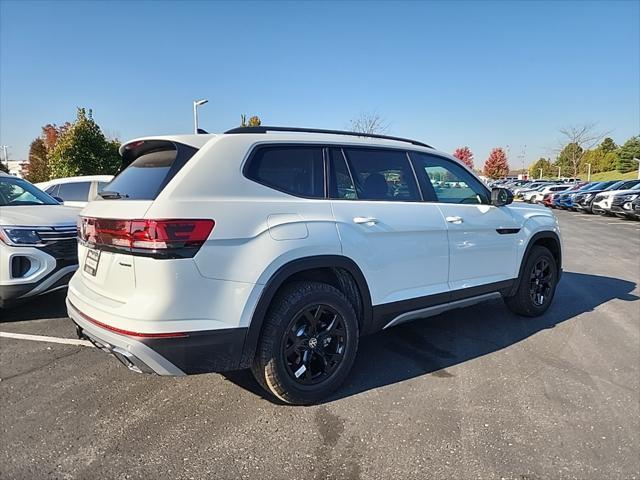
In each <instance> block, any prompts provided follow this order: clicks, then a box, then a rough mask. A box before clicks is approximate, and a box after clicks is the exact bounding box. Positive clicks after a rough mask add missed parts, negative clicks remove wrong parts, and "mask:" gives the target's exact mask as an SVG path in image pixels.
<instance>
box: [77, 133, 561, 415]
mask: <svg viewBox="0 0 640 480" xmlns="http://www.w3.org/2000/svg"><path fill="white" fill-rule="evenodd" d="M120 152H121V154H122V157H123V162H124V165H128V166H127V167H126V168H125V169H124V170H123V171H122V173H120V174H119V175H118V176H117V177H116V178H115V179H114V180H113V181H112V182H111V183H110V184H109V186H108V189H107V191H103V192H102V193H101V197H102V199H99V200H96V201H93V202H90V203H89V204H88V205H87V207H86V208H85V209H84V210H83V212H82V216H81V219H80V225H79V238H80V239H79V242H80V245H79V250H78V252H79V259H80V268H79V269H78V272H77V273H76V274H75V275H74V277H73V278H72V280H71V282H70V285H69V293H68V298H67V306H68V309H69V315H70V317H71V318H72V319H73V321H74V322H75V323H76V324H77V327H78V333H79V335H80V336H81V337H86V338H88V339H90V340H91V341H93V342H94V343H95V344H96V345H98V346H99V347H101V348H103V349H105V350H107V351H109V352H111V353H113V354H115V356H116V357H117V358H118V359H119V360H120V361H121V362H123V363H124V364H125V365H127V366H128V367H129V368H131V369H132V370H135V371H139V372H155V373H158V374H161V375H184V374H191V373H201V372H212V371H218V372H219V371H225V370H234V369H240V368H248V367H251V369H252V371H253V373H254V375H255V377H256V379H257V380H258V382H259V383H260V384H261V385H262V386H263V387H264V388H266V389H267V390H269V391H270V392H272V393H273V394H274V395H275V396H277V397H278V398H280V399H281V400H283V401H285V402H290V403H299V404H305V403H312V402H316V401H318V400H319V399H321V398H323V397H325V396H327V395H328V394H330V393H331V392H332V391H333V390H335V389H336V388H337V387H338V386H339V385H340V384H341V383H342V382H343V380H344V379H345V378H346V376H347V374H348V372H349V370H350V369H351V366H352V365H353V361H354V358H355V355H356V350H357V348H358V338H359V337H360V336H361V335H365V334H369V333H373V332H376V331H379V330H382V329H385V328H389V327H392V326H395V325H398V324H400V323H402V322H406V321H409V320H413V319H417V318H424V317H428V316H430V315H435V314H438V313H441V312H443V311H446V310H449V309H453V308H457V307H463V306H467V305H471V304H474V303H477V302H480V301H483V300H488V299H491V298H495V297H500V296H502V297H503V298H504V299H505V301H506V303H507V305H508V306H509V307H510V308H511V309H512V310H513V311H515V312H517V313H519V314H523V315H527V316H536V315H540V314H542V313H543V312H545V311H546V310H547V308H548V307H549V304H550V303H551V301H552V299H553V296H554V292H555V288H556V285H557V282H558V280H559V277H560V274H561V266H560V265H561V242H560V233H559V231H558V224H557V221H556V219H555V217H554V216H553V214H551V213H550V212H548V211H547V210H546V209H544V208H542V207H538V206H530V205H524V204H519V205H515V204H512V205H508V204H510V203H511V199H512V197H511V194H510V193H509V192H508V191H507V190H505V189H499V188H498V189H494V190H493V191H490V190H488V189H487V188H486V187H485V186H484V184H483V183H482V182H481V181H480V180H479V179H478V178H477V177H476V176H475V175H474V174H473V173H472V172H471V171H470V170H468V169H467V168H466V167H464V166H463V165H462V164H461V163H460V162H458V161H457V160H456V159H454V158H453V157H451V156H450V155H447V154H444V153H441V152H437V151H436V150H434V149H433V148H431V147H429V146H428V145H425V144H423V143H420V142H417V141H413V140H405V139H399V138H395V137H382V136H374V135H368V136H366V135H362V134H353V133H351V132H338V131H327V130H304V129H295V128H284V127H248V128H239V129H234V130H230V131H228V132H226V133H224V134H220V135H210V134H202V135H180V136H166V137H153V138H142V139H137V140H133V141H131V142H129V143H127V144H125V145H123V146H122V148H121V150H120Z"/></svg>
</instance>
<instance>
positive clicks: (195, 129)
mask: <svg viewBox="0 0 640 480" xmlns="http://www.w3.org/2000/svg"><path fill="white" fill-rule="evenodd" d="M208 101H209V100H207V99H205V98H203V99H201V100H194V101H193V133H195V134H197V133H198V107H199V106H201V105H204V104H205V103H207V102H208Z"/></svg>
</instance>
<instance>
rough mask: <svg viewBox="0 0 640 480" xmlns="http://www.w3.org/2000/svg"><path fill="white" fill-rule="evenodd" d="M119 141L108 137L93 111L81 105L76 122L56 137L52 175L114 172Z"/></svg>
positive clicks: (51, 161) (116, 165)
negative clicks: (94, 116)
mask: <svg viewBox="0 0 640 480" xmlns="http://www.w3.org/2000/svg"><path fill="white" fill-rule="evenodd" d="M119 147H120V142H119V141H117V140H109V139H107V138H106V137H105V136H104V134H103V133H102V130H101V129H100V126H99V125H98V124H97V123H96V122H95V120H94V119H93V115H92V112H91V110H89V111H87V110H86V109H84V108H78V114H77V118H76V120H75V122H73V123H72V124H71V126H70V127H69V129H68V130H67V131H66V132H64V133H63V134H62V136H61V137H60V138H58V139H57V142H56V144H55V146H54V147H53V150H52V151H51V152H50V156H49V167H50V169H51V178H59V177H73V176H76V175H100V174H115V173H116V172H117V170H118V168H119V167H120V164H121V162H120V156H119V155H118V148H119Z"/></svg>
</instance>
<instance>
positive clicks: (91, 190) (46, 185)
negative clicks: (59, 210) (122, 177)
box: [35, 175, 113, 208]
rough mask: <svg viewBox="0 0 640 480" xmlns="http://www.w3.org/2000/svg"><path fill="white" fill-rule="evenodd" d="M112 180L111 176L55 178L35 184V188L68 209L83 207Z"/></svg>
mask: <svg viewBox="0 0 640 480" xmlns="http://www.w3.org/2000/svg"><path fill="white" fill-rule="evenodd" d="M112 179H113V175H85V176H81V177H66V178H56V179H55V180H49V181H48V182H41V183H36V184H35V185H36V187H38V188H39V189H40V190H43V191H44V192H46V193H48V194H49V195H51V196H52V197H56V198H59V199H62V201H63V202H64V204H65V205H66V206H68V207H79V208H82V207H84V206H85V205H86V204H87V202H90V201H91V200H93V199H95V198H96V197H97V196H98V193H99V192H100V191H101V190H102V189H103V188H104V187H105V186H106V185H107V184H108V183H109V182H110V181H111V180H112Z"/></svg>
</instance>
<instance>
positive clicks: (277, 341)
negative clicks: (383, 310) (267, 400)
mask: <svg viewBox="0 0 640 480" xmlns="http://www.w3.org/2000/svg"><path fill="white" fill-rule="evenodd" d="M358 336H359V332H358V320H357V318H356V313H355V310H354V308H353V306H352V305H351V303H350V302H349V300H347V298H346V297H345V295H344V294H343V293H342V292H340V291H339V290H338V289H336V288H334V287H332V286H331V285H327V284H325V283H319V282H296V283H292V284H291V285H288V286H286V287H285V289H284V290H283V291H282V292H281V293H280V294H279V295H278V296H277V297H276V299H275V301H274V303H273V304H272V306H271V308H270V309H269V312H268V313H267V317H266V318H265V325H264V329H263V333H262V337H261V339H260V343H259V345H258V350H257V352H256V356H255V358H254V362H253V366H252V372H253V375H254V377H255V378H256V380H257V381H258V383H260V385H262V386H263V387H264V388H265V389H266V390H267V391H269V392H271V393H272V394H273V395H275V396H276V397H278V398H279V399H281V400H282V401H284V402H287V403H292V404H300V405H304V404H310V403H315V402H318V401H320V400H322V399H323V398H325V397H327V396H328V395H329V394H331V393H332V392H333V391H335V390H336V389H337V388H338V387H339V386H340V385H341V384H342V382H344V380H345V378H346V377H347V375H348V373H349V371H350V370H351V367H352V366H353V362H354V360H355V356H356V350H357V348H358Z"/></svg>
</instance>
